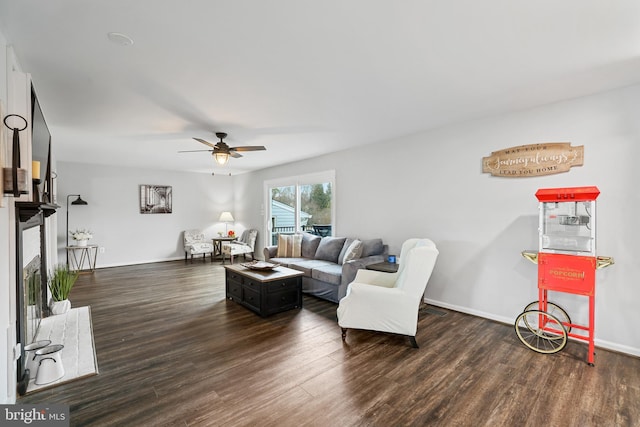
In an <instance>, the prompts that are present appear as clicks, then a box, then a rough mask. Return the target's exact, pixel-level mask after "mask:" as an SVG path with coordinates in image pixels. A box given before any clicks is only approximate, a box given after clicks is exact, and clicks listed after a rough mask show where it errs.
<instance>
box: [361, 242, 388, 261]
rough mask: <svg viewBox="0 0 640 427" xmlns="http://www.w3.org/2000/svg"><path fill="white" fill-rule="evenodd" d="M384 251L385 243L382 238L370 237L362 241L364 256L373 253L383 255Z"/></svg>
mask: <svg viewBox="0 0 640 427" xmlns="http://www.w3.org/2000/svg"><path fill="white" fill-rule="evenodd" d="M383 253H384V245H383V244H382V239H369V240H363V241H362V255H360V256H361V257H362V258H364V257H368V256H371V255H382V254H383Z"/></svg>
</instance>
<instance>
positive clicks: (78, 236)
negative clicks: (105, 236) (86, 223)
mask: <svg viewBox="0 0 640 427" xmlns="http://www.w3.org/2000/svg"><path fill="white" fill-rule="evenodd" d="M69 234H70V235H71V238H72V239H73V240H75V241H76V245H77V246H87V242H88V241H89V239H91V238H92V237H93V234H92V233H91V231H90V230H86V229H84V228H82V229H77V230H74V231H70V232H69Z"/></svg>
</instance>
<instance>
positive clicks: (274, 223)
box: [271, 185, 296, 245]
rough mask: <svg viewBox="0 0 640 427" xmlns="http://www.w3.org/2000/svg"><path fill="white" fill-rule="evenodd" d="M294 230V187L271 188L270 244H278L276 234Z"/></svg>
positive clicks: (291, 232)
mask: <svg viewBox="0 0 640 427" xmlns="http://www.w3.org/2000/svg"><path fill="white" fill-rule="evenodd" d="M295 232H296V187H295V185H290V186H286V187H274V188H271V236H272V237H271V244H273V245H277V244H278V234H293V233H295Z"/></svg>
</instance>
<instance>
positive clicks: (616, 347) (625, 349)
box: [424, 298, 640, 357]
mask: <svg viewBox="0 0 640 427" xmlns="http://www.w3.org/2000/svg"><path fill="white" fill-rule="evenodd" d="M424 302H426V303H427V304H431V305H435V306H437V307H442V308H446V309H449V310H453V311H459V312H460V313H465V314H470V315H472V316H477V317H482V318H485V319H489V320H494V321H496V322H499V323H504V324H506V325H513V322H514V321H515V319H511V318H508V317H504V316H497V315H495V314H493V313H487V312H485V311H480V310H474V309H472V308H469V307H462V306H459V305H455V304H449V303H446V302H443V301H436V300H433V299H431V298H424ZM594 343H595V345H596V347H600V348H604V349H607V350H611V351H615V352H617V353H623V354H628V355H629V356H634V357H640V348H635V347H631V346H627V345H623V344H618V343H615V342H611V341H606V340H602V339H598V338H596V339H595V340H594Z"/></svg>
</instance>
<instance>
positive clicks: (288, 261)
mask: <svg viewBox="0 0 640 427" xmlns="http://www.w3.org/2000/svg"><path fill="white" fill-rule="evenodd" d="M302 261H307V259H306V258H277V257H276V258H269V262H271V263H273V264H280V265H282V266H285V267H289V266H290V264H291V263H295V262H302Z"/></svg>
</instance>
